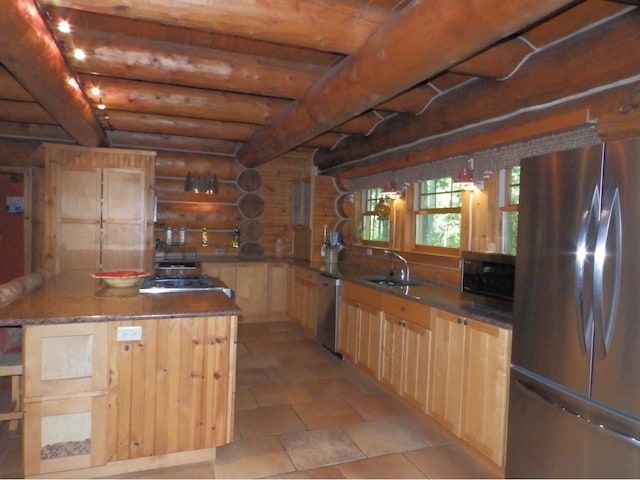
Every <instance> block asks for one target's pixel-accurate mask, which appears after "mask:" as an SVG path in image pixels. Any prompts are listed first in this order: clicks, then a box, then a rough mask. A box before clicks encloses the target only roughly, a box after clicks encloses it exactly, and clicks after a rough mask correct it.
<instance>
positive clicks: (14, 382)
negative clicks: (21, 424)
mask: <svg viewBox="0 0 640 480" xmlns="http://www.w3.org/2000/svg"><path fill="white" fill-rule="evenodd" d="M4 377H9V381H8V382H7V381H5V378H4ZM7 383H8V384H9V388H10V389H11V390H10V393H9V395H8V397H9V398H10V405H9V409H8V410H3V411H2V412H0V422H6V421H8V422H9V430H16V429H17V428H18V421H19V420H21V419H22V416H23V413H22V355H21V354H20V353H19V352H17V353H3V354H0V386H1V387H2V388H4V386H5V384H7Z"/></svg>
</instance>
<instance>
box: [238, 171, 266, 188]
mask: <svg viewBox="0 0 640 480" xmlns="http://www.w3.org/2000/svg"><path fill="white" fill-rule="evenodd" d="M260 185H262V177H261V176H260V172H258V170H255V169H253V168H249V169H247V170H244V171H243V172H242V173H241V174H240V175H239V176H238V187H240V188H241V189H242V190H244V191H245V192H255V191H256V190H258V189H259V188H260Z"/></svg>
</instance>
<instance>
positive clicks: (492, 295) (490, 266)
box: [460, 252, 516, 311]
mask: <svg viewBox="0 0 640 480" xmlns="http://www.w3.org/2000/svg"><path fill="white" fill-rule="evenodd" d="M515 271H516V257H514V256H513V255H505V254H502V253H487V252H462V274H461V275H460V277H461V281H460V284H461V285H460V290H461V292H462V297H463V299H464V300H467V301H469V302H471V303H476V304H480V305H484V306H488V307H492V308H497V309H500V310H507V311H512V310H513V289H514V284H515Z"/></svg>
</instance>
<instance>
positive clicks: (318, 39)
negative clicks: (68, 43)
mask: <svg viewBox="0 0 640 480" xmlns="http://www.w3.org/2000/svg"><path fill="white" fill-rule="evenodd" d="M42 3H43V4H45V5H53V6H57V7H68V8H77V9H81V10H87V11H91V12H96V13H102V14H108V15H115V16H124V17H129V18H137V19H146V20H154V21H157V22H161V23H166V24H171V25H183V26H189V27H192V28H196V29H201V30H213V31H217V32H220V33H226V34H230V35H239V36H243V37H250V38H256V39H262V40H267V41H271V42H276V43H282V44H285V45H295V46H304V47H308V48H314V49H317V50H326V51H331V52H339V53H344V54H351V53H355V52H356V51H357V50H358V49H359V47H360V46H361V45H363V44H364V42H365V41H366V40H367V38H368V37H369V36H370V35H371V34H372V33H373V32H374V31H375V30H376V29H377V28H379V27H380V26H381V25H382V24H384V22H385V21H386V20H387V19H388V18H389V16H391V13H390V12H388V11H385V10H382V9H380V8H375V7H369V6H365V5H358V4H356V3H351V2H341V1H337V0H313V1H312V0H269V1H262V2H238V1H229V0H190V1H189V2H175V0H154V1H153V2H149V1H148V0H101V1H99V2H96V1H95V0H46V1H43V2H42Z"/></svg>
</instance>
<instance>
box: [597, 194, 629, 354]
mask: <svg viewBox="0 0 640 480" xmlns="http://www.w3.org/2000/svg"><path fill="white" fill-rule="evenodd" d="M612 236H613V237H612ZM610 238H612V239H613V249H612V252H611V254H612V256H613V277H612V282H613V284H612V285H607V293H608V294H610V295H611V299H610V300H609V301H608V302H607V303H608V305H605V291H604V289H605V264H606V263H607V260H608V259H607V253H608V252H607V244H608V242H609V239H610ZM621 273H622V212H621V209H620V190H619V189H618V188H616V189H615V191H614V192H613V197H612V198H611V203H610V205H609V208H603V209H602V214H601V217H600V226H599V228H598V238H597V240H596V248H595V252H594V281H593V303H594V305H593V310H594V323H595V325H596V338H597V341H598V344H599V346H600V350H601V352H602V353H603V355H604V356H605V357H606V356H607V353H608V352H609V347H610V346H611V341H612V340H613V331H614V328H615V323H616V317H617V313H618V302H619V299H620V282H621Z"/></svg>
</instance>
